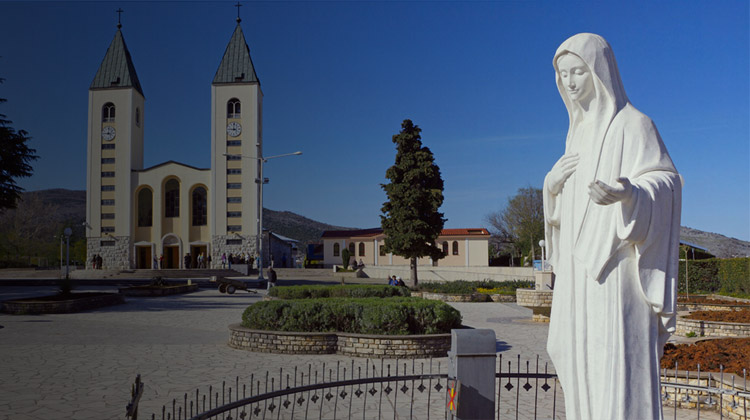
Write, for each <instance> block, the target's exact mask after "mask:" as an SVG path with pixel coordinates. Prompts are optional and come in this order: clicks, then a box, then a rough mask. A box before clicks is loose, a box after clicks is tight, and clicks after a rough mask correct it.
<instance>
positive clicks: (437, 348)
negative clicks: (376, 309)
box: [229, 324, 451, 359]
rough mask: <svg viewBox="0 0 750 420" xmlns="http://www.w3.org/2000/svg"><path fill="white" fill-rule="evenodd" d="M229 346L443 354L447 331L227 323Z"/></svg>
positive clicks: (399, 354)
mask: <svg viewBox="0 0 750 420" xmlns="http://www.w3.org/2000/svg"><path fill="white" fill-rule="evenodd" d="M229 330H230V338H229V347H232V348H235V349H239V350H250V351H255V352H263V353H283V354H334V353H336V354H341V355H346V356H354V357H369V358H378V359H387V358H396V357H398V358H427V357H443V356H446V355H447V353H448V350H450V346H451V335H450V334H425V335H369V334H349V333H338V332H329V333H306V332H288V331H264V330H253V329H250V328H245V327H243V326H241V325H240V324H233V325H230V326H229Z"/></svg>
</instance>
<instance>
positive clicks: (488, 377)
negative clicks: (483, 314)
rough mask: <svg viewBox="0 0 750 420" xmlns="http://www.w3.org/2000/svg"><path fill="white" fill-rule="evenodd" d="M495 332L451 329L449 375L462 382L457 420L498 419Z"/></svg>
mask: <svg viewBox="0 0 750 420" xmlns="http://www.w3.org/2000/svg"><path fill="white" fill-rule="evenodd" d="M495 349H496V339H495V331H494V330H490V329H476V330H469V329H466V330H463V329H462V330H451V350H450V351H449V352H448V358H449V360H450V370H449V373H448V375H449V377H450V378H452V379H456V380H458V381H459V383H460V386H461V389H460V392H459V398H460V400H459V401H458V402H457V403H458V404H457V408H456V419H458V420H468V419H477V420H479V419H494V418H495V413H494V408H495V357H496V353H495Z"/></svg>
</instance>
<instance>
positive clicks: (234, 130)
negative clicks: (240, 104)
mask: <svg viewBox="0 0 750 420" xmlns="http://www.w3.org/2000/svg"><path fill="white" fill-rule="evenodd" d="M240 133H242V126H241V125H240V123H238V122H230V123H229V124H227V134H229V135H230V136H231V137H237V136H239V135H240Z"/></svg>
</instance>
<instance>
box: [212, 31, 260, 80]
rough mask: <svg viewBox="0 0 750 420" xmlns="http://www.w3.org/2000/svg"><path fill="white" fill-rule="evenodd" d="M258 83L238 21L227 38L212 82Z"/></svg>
mask: <svg viewBox="0 0 750 420" xmlns="http://www.w3.org/2000/svg"><path fill="white" fill-rule="evenodd" d="M251 82H255V83H260V80H258V75H257V74H255V67H253V60H252V58H250V48H249V47H248V46H247V42H245V35H244V34H243V33H242V28H241V27H240V23H239V21H238V22H237V27H236V28H235V29H234V33H233V34H232V39H230V40H229V44H228V45H227V49H226V51H224V58H222V59H221V64H219V69H218V70H216V76H214V81H213V83H214V84H218V83H251Z"/></svg>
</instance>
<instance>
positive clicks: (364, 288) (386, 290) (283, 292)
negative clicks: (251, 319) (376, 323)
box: [268, 284, 409, 299]
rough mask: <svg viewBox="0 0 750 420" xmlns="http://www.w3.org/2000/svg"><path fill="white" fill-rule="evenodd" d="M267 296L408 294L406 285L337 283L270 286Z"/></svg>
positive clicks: (298, 297)
mask: <svg viewBox="0 0 750 420" xmlns="http://www.w3.org/2000/svg"><path fill="white" fill-rule="evenodd" d="M268 296H271V297H275V298H279V299H316V298H334V297H349V298H368V297H379V298H387V297H396V296H409V289H407V288H406V287H394V286H388V285H365V284H351V285H337V286H279V287H274V288H271V290H270V291H269V292H268Z"/></svg>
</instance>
